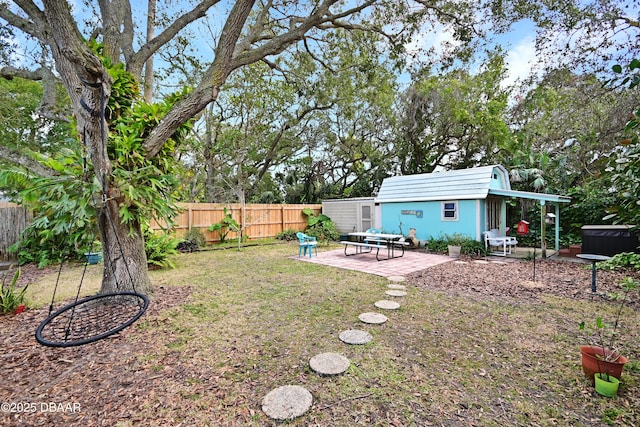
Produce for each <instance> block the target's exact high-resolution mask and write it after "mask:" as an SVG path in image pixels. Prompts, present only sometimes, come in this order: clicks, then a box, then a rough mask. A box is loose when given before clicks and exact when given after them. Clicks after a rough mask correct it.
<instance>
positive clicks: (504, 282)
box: [408, 259, 640, 305]
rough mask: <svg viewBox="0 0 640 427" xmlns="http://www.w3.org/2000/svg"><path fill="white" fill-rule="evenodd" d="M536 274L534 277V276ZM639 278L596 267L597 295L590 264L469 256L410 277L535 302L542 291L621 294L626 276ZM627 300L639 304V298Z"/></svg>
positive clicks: (428, 285) (437, 286)
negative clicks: (483, 258) (469, 257)
mask: <svg viewBox="0 0 640 427" xmlns="http://www.w3.org/2000/svg"><path fill="white" fill-rule="evenodd" d="M534 274H535V276H534ZM629 276H630V277H634V278H636V279H638V280H640V272H637V271H632V270H616V271H610V270H597V275H596V277H597V296H594V295H593V293H592V292H591V264H584V263H577V262H571V261H564V260H551V259H544V260H538V261H536V264H535V271H534V268H533V262H532V261H513V262H489V263H485V262H483V261H479V262H478V260H472V259H466V260H462V262H449V263H445V264H440V265H437V266H434V267H431V268H429V269H426V270H422V271H420V272H418V273H415V274H412V275H411V276H409V278H408V280H409V281H410V282H411V283H414V284H415V285H417V286H419V287H422V288H425V289H434V290H439V291H444V292H449V293H452V294H455V295H468V296H473V297H475V298H479V299H508V300H511V301H512V302H514V303H527V304H528V303H535V302H538V301H539V300H540V297H541V295H542V294H551V295H556V296H561V297H565V298H573V299H577V300H586V299H593V298H602V297H605V298H606V297H607V295H610V294H611V293H620V291H621V289H620V286H619V284H620V282H621V281H622V280H623V279H624V278H625V277H629ZM637 295H638V293H637V292H636V293H635V294H634V298H633V299H631V300H629V301H628V304H630V305H638V304H640V302H639V301H638V298H637Z"/></svg>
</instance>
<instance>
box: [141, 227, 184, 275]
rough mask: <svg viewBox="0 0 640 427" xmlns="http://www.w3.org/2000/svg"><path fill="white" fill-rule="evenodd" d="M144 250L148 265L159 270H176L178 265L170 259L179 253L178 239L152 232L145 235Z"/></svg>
mask: <svg viewBox="0 0 640 427" xmlns="http://www.w3.org/2000/svg"><path fill="white" fill-rule="evenodd" d="M144 241H145V242H144V250H145V253H146V254H147V264H149V265H150V266H152V265H153V266H157V267H159V268H175V267H176V265H175V264H174V263H173V261H171V259H169V256H170V255H175V254H177V253H178V250H177V249H176V247H177V246H178V242H179V240H178V239H174V238H173V237H171V236H169V235H167V234H160V235H158V234H155V233H153V232H151V231H149V232H147V233H145V236H144Z"/></svg>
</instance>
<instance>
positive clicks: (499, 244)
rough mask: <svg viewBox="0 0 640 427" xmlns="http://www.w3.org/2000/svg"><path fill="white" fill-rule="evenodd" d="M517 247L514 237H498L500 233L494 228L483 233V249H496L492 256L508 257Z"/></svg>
mask: <svg viewBox="0 0 640 427" xmlns="http://www.w3.org/2000/svg"><path fill="white" fill-rule="evenodd" d="M517 245H518V240H516V238H515V237H510V236H500V233H499V232H498V230H497V229H495V228H494V229H491V230H489V231H485V232H484V247H485V248H486V249H487V250H491V248H497V251H496V252H491V254H492V255H500V256H507V255H510V254H511V251H512V250H513V249H515V247H516V246H517Z"/></svg>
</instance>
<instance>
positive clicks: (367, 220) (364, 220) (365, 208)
mask: <svg viewBox="0 0 640 427" xmlns="http://www.w3.org/2000/svg"><path fill="white" fill-rule="evenodd" d="M360 225H361V226H362V229H361V231H365V230H368V229H370V228H371V205H361V206H360Z"/></svg>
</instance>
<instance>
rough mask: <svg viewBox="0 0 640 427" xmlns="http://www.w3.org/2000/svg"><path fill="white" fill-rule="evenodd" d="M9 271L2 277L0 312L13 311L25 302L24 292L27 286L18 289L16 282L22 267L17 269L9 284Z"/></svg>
mask: <svg viewBox="0 0 640 427" xmlns="http://www.w3.org/2000/svg"><path fill="white" fill-rule="evenodd" d="M8 275H9V272H8V271H7V272H6V273H5V275H4V277H3V278H2V286H0V313H2V314H6V313H12V312H14V311H15V309H16V308H18V306H20V305H21V304H23V303H24V294H25V292H26V291H27V286H25V287H24V288H22V289H20V290H18V289H16V283H17V282H18V278H19V277H20V269H19V268H18V270H16V272H15V274H14V275H13V278H12V279H11V282H10V283H9V284H8V285H7V284H6V280H7V276H8Z"/></svg>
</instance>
